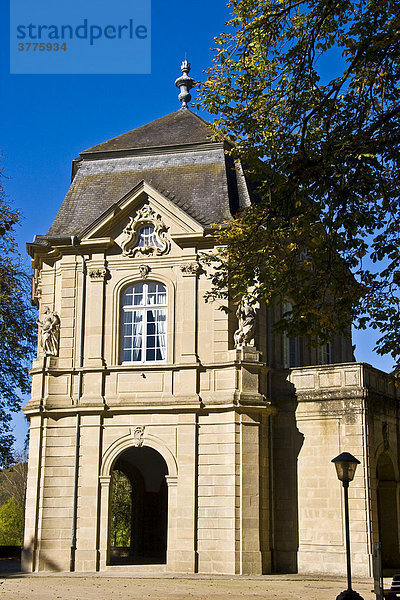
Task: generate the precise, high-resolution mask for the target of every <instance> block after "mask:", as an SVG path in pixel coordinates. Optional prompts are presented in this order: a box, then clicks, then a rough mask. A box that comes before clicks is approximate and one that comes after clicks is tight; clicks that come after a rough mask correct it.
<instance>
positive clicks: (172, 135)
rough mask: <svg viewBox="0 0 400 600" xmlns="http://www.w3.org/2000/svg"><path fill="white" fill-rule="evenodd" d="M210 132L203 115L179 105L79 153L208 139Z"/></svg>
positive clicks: (205, 140)
mask: <svg viewBox="0 0 400 600" xmlns="http://www.w3.org/2000/svg"><path fill="white" fill-rule="evenodd" d="M211 135H212V129H211V127H210V125H209V124H208V123H207V122H206V121H204V119H202V118H201V117H199V116H198V115H195V114H194V113H193V112H192V111H191V110H188V109H182V108H181V109H180V110H177V111H175V112H173V113H170V114H169V115H165V116H164V117H161V118H160V119H156V120H155V121H151V123H147V124H146V125H142V126H141V127H138V128H137V129H133V130H132V131H128V132H127V133H123V134H122V135H119V136H118V137H115V138H112V139H111V140H108V141H106V142H103V143H102V144H98V145H97V146H93V147H92V148H88V149H87V150H85V151H84V152H82V154H83V155H84V154H85V153H88V152H90V153H91V152H107V151H110V150H128V149H133V148H148V147H159V146H173V145H179V144H193V143H199V142H209V141H210V137H211Z"/></svg>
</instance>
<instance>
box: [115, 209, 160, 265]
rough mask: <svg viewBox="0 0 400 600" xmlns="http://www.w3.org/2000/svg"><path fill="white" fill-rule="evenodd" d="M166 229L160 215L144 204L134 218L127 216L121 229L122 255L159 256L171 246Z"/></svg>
mask: <svg viewBox="0 0 400 600" xmlns="http://www.w3.org/2000/svg"><path fill="white" fill-rule="evenodd" d="M167 231H168V227H167V226H166V225H165V223H164V221H163V220H162V217H161V215H160V214H158V213H156V212H155V211H154V210H153V209H152V208H151V207H150V206H149V205H148V204H145V205H144V206H143V207H142V208H141V209H140V210H139V211H138V212H137V214H136V217H135V218H134V219H133V217H130V218H129V222H128V225H127V226H126V227H125V229H124V231H123V235H124V239H123V240H122V242H121V248H122V255H123V256H129V257H132V258H133V257H134V256H135V255H136V254H145V255H149V256H159V255H161V254H165V253H167V252H168V251H169V249H170V247H171V242H170V241H169V239H168V236H167Z"/></svg>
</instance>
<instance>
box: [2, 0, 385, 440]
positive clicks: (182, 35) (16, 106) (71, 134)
mask: <svg viewBox="0 0 400 600" xmlns="http://www.w3.org/2000/svg"><path fill="white" fill-rule="evenodd" d="M12 1H13V0H12ZM15 1H19V0H15ZM31 1H33V0H31ZM60 1H61V0H60ZM85 1H86V0H79V2H78V0H69V2H70V3H72V4H73V5H74V8H75V10H76V9H77V7H82V11H83V10H84V7H85ZM87 1H88V2H89V0H87ZM97 1H98V2H100V3H101V0H97ZM109 1H110V0H103V3H104V2H109ZM132 2H133V3H134V2H136V0H132ZM90 3H92V2H90ZM82 14H84V13H83V12H82ZM151 14H152V16H151V73H150V74H149V75H10V66H9V0H3V2H1V3H0V40H1V42H0V44H1V53H0V101H1V111H0V149H1V150H2V152H3V157H2V160H1V166H2V167H3V169H4V172H5V175H6V177H7V178H8V179H6V180H5V181H4V185H5V190H6V193H7V196H8V199H9V201H10V202H12V204H13V205H14V206H15V207H16V208H18V209H20V210H21V211H22V214H23V220H22V224H21V226H20V227H19V229H18V231H17V241H18V243H19V245H20V251H21V254H23V255H24V256H25V243H26V242H27V241H32V239H33V237H34V235H35V234H44V233H46V232H47V230H48V228H49V226H50V225H51V222H52V220H53V219H54V216H55V214H56V212H57V210H58V207H59V206H60V204H61V202H62V200H63V198H64V196H65V193H66V191H67V189H68V186H69V182H70V173H71V161H72V160H73V159H74V158H75V157H77V156H78V154H79V152H80V151H82V150H84V149H86V148H89V147H91V146H93V145H95V144H98V143H100V142H102V141H105V140H107V139H110V138H112V137H114V136H116V135H119V134H121V133H123V132H125V131H129V130H130V129H134V128H135V127H138V126H140V125H143V124H144V123H147V122H149V121H152V120H153V119H156V118H158V117H160V116H162V115H164V114H167V113H169V112H172V111H174V110H177V109H178V108H179V101H178V97H177V96H178V93H179V92H178V89H177V88H176V87H175V86H174V81H175V79H176V78H177V77H178V76H179V75H180V64H181V61H182V59H183V58H184V56H185V52H187V55H188V59H189V60H190V62H191V63H192V71H191V75H192V76H193V77H194V78H195V79H197V80H201V79H203V78H204V77H205V75H204V71H205V69H207V67H208V66H210V64H211V58H212V52H211V50H210V49H211V48H212V47H213V46H214V43H213V39H214V37H215V36H216V35H218V34H219V33H221V31H223V28H224V27H223V25H224V21H225V20H226V19H227V18H228V16H229V10H228V8H227V6H226V3H225V2H224V0H202V1H201V2H199V1H196V0H195V1H192V2H186V3H183V2H178V1H177V0H168V1H166V0H152V13H151ZM334 67H335V65H334V64H332V65H329V64H327V66H326V68H327V69H328V71H329V68H331V69H332V70H334ZM192 95H194V94H192ZM202 116H204V117H205V118H207V115H202ZM26 262H27V264H29V263H28V260H27V259H26ZM354 342H355V343H356V344H357V349H356V358H357V360H359V361H365V362H369V363H371V364H373V365H374V366H376V367H378V368H381V369H383V370H390V369H391V367H392V360H391V359H390V357H383V358H382V357H378V356H377V355H376V354H375V353H373V352H372V347H373V346H374V334H372V333H371V332H366V333H365V332H362V333H356V335H355V337H354ZM15 422H16V429H15V434H16V435H17V437H18V444H19V445H21V444H22V441H23V437H24V423H23V418H22V417H18V418H17V419H16V421H15Z"/></svg>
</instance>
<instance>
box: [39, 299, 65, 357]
mask: <svg viewBox="0 0 400 600" xmlns="http://www.w3.org/2000/svg"><path fill="white" fill-rule="evenodd" d="M37 323H38V325H39V326H40V345H41V346H42V348H43V351H44V353H45V355H46V356H58V346H59V340H60V317H59V316H58V314H57V313H56V312H52V311H51V310H50V308H49V307H48V306H46V308H45V309H44V311H43V321H39V319H38V321H37Z"/></svg>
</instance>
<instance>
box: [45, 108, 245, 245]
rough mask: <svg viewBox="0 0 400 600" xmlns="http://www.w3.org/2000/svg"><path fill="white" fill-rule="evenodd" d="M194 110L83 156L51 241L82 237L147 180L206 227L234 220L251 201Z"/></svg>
mask: <svg viewBox="0 0 400 600" xmlns="http://www.w3.org/2000/svg"><path fill="white" fill-rule="evenodd" d="M210 134H211V129H210V126H209V125H208V124H207V123H206V122H205V121H204V120H203V119H201V118H200V117H198V116H197V115H195V114H194V113H192V112H191V111H190V110H188V109H181V110H179V111H176V112H174V113H171V114H169V115H166V116H165V117H162V118H161V119H157V120H156V121H153V122H152V123H149V124H147V125H144V126H142V127H139V128H138V129H134V130H133V131H130V132H128V133H124V134H122V135H120V136H118V137H116V138H113V139H111V140H108V141H106V142H104V143H102V144H98V145H97V146H94V147H92V148H89V149H88V150H85V151H84V152H82V153H81V155H80V159H78V162H77V163H76V165H77V167H76V169H75V175H74V178H73V180H72V183H71V186H70V188H69V190H68V193H67V195H66V197H65V199H64V202H63V203H62V205H61V207H60V209H59V211H58V213H57V216H56V218H55V220H54V223H53V224H52V226H51V227H50V229H49V231H48V233H47V234H46V236H44V237H45V238H51V237H62V236H70V235H79V233H80V232H81V231H83V230H84V229H85V228H86V227H87V226H89V225H90V224H91V223H92V222H93V221H94V220H95V219H97V218H98V217H99V216H100V215H101V214H102V213H103V212H104V211H106V210H107V209H109V208H110V206H112V205H113V204H115V203H116V202H118V201H119V200H120V199H121V198H123V197H124V196H125V195H126V194H127V193H128V192H130V191H131V190H132V189H133V188H134V187H135V186H136V185H137V184H139V183H140V182H141V181H143V180H144V181H146V182H147V183H149V184H150V185H152V186H153V187H154V188H155V189H157V190H158V191H159V192H160V193H162V194H163V195H164V196H166V197H167V198H169V199H170V200H171V201H172V202H174V203H175V204H176V205H177V206H179V207H180V208H181V209H182V210H184V211H185V212H187V213H188V214H189V215H190V216H191V217H192V218H194V219H195V220H196V221H198V222H199V223H200V224H201V225H203V226H205V227H206V226H209V225H211V224H213V223H222V222H224V221H226V220H229V219H230V218H231V217H232V215H233V214H234V213H235V212H236V210H237V208H238V207H239V206H243V205H247V204H248V202H249V198H248V193H247V190H246V185H243V177H242V176H240V174H237V172H236V169H235V166H234V164H233V161H232V159H231V158H230V157H229V156H228V155H227V154H226V152H225V150H224V147H226V144H224V143H223V142H215V141H212V140H210Z"/></svg>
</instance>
